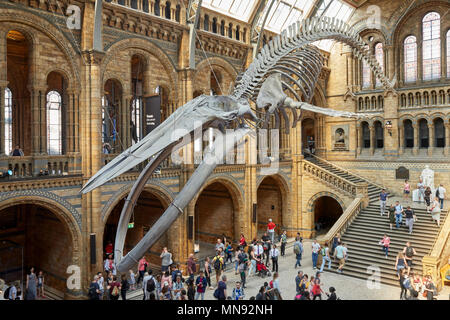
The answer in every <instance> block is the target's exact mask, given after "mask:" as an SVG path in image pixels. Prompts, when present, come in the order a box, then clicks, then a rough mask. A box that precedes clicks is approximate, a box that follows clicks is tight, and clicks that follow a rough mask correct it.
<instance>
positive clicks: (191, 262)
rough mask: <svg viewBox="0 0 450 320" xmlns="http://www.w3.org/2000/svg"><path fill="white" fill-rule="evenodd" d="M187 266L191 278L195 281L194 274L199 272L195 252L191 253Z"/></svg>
mask: <svg viewBox="0 0 450 320" xmlns="http://www.w3.org/2000/svg"><path fill="white" fill-rule="evenodd" d="M187 268H188V272H189V280H190V281H194V274H195V273H196V272H197V264H196V263H195V259H194V254H193V253H191V254H190V255H189V258H188V261H187Z"/></svg>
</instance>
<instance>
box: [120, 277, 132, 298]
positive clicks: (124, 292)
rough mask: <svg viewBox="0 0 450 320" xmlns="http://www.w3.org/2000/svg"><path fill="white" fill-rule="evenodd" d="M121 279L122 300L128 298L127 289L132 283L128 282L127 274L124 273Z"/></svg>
mask: <svg viewBox="0 0 450 320" xmlns="http://www.w3.org/2000/svg"><path fill="white" fill-rule="evenodd" d="M121 279H122V282H121V283H120V295H121V296H122V300H127V291H128V289H129V288H130V285H129V283H128V280H127V276H126V274H122V276H121Z"/></svg>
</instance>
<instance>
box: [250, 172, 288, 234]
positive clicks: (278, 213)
mask: <svg viewBox="0 0 450 320" xmlns="http://www.w3.org/2000/svg"><path fill="white" fill-rule="evenodd" d="M257 203H258V204H257V209H256V223H257V235H258V238H259V237H260V236H262V235H263V234H264V232H266V230H267V223H268V221H269V219H272V222H273V223H275V224H276V226H277V227H276V229H275V231H276V232H275V234H276V235H278V234H280V233H281V227H282V225H283V221H282V213H283V200H282V193H281V188H280V186H279V183H278V182H277V181H276V180H275V179H274V178H273V177H270V176H269V177H266V178H264V180H263V181H262V182H261V184H260V185H259V187H258V191H257Z"/></svg>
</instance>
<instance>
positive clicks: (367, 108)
mask: <svg viewBox="0 0 450 320" xmlns="http://www.w3.org/2000/svg"><path fill="white" fill-rule="evenodd" d="M364 108H365V109H366V110H370V99H369V97H366V98H365V99H364Z"/></svg>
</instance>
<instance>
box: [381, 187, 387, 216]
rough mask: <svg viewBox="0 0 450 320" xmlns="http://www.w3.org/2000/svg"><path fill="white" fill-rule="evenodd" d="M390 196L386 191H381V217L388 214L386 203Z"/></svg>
mask: <svg viewBox="0 0 450 320" xmlns="http://www.w3.org/2000/svg"><path fill="white" fill-rule="evenodd" d="M387 198H388V195H387V193H386V190H385V189H383V190H381V193H380V215H381V216H383V215H384V213H385V212H386V201H387Z"/></svg>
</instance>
